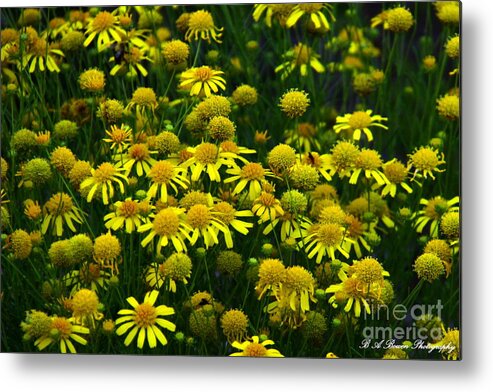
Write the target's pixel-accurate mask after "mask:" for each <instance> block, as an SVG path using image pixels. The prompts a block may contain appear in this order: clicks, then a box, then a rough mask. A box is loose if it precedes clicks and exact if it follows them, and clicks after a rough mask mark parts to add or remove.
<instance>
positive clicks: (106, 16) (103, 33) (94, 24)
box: [84, 9, 126, 52]
mask: <svg viewBox="0 0 493 392" xmlns="http://www.w3.org/2000/svg"><path fill="white" fill-rule="evenodd" d="M117 11H118V9H115V11H113V12H112V13H109V12H108V11H101V12H99V13H98V14H97V15H96V16H95V17H94V18H93V19H92V20H91V21H90V22H89V25H88V26H87V30H86V35H87V38H86V40H85V41H84V46H89V45H90V44H91V42H92V41H93V40H94V38H96V36H97V37H98V38H97V47H98V52H102V51H103V50H105V49H107V48H108V47H109V46H110V45H111V44H112V42H113V41H116V42H120V41H121V40H122V38H123V37H124V36H125V35H126V33H125V30H123V29H122V28H121V27H120V26H119V24H120V20H119V16H117V15H116V13H117Z"/></svg>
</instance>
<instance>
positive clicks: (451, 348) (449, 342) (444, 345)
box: [432, 324, 460, 361]
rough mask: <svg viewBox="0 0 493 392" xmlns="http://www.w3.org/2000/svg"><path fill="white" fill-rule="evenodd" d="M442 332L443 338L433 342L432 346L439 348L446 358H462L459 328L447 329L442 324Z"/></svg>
mask: <svg viewBox="0 0 493 392" xmlns="http://www.w3.org/2000/svg"><path fill="white" fill-rule="evenodd" d="M442 334H443V338H442V340H440V341H438V342H436V343H434V344H432V346H433V347H436V348H437V349H438V351H439V352H440V353H441V354H442V357H443V358H444V359H447V360H448V361H456V360H457V359H459V358H460V332H459V330H458V329H457V328H453V329H451V328H448V330H445V327H444V326H443V324H442Z"/></svg>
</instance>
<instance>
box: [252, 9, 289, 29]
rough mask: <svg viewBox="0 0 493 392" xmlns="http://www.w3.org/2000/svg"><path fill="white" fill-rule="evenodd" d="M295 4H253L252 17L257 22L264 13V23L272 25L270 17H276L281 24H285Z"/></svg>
mask: <svg viewBox="0 0 493 392" xmlns="http://www.w3.org/2000/svg"><path fill="white" fill-rule="evenodd" d="M294 6H295V4H289V3H285V4H255V5H254V6H253V8H254V9H253V15H252V16H253V19H254V20H255V22H258V21H259V19H260V18H261V17H262V15H263V14H264V13H265V24H266V25H267V26H268V27H272V18H275V19H277V21H278V22H279V24H280V25H281V26H285V25H286V20H287V18H288V16H289V15H290V13H291V11H292V10H293V8H294Z"/></svg>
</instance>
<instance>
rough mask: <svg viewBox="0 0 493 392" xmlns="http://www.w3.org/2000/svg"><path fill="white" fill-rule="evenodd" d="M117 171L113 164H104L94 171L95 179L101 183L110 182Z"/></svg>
mask: <svg viewBox="0 0 493 392" xmlns="http://www.w3.org/2000/svg"><path fill="white" fill-rule="evenodd" d="M116 171H117V170H116V168H115V167H114V166H113V165H112V164H111V163H108V162H104V163H102V164H101V165H99V167H98V168H97V169H96V170H95V171H94V178H95V179H96V181H97V182H99V183H103V182H106V181H110V180H111V179H112V177H113V176H114V175H115V173H116Z"/></svg>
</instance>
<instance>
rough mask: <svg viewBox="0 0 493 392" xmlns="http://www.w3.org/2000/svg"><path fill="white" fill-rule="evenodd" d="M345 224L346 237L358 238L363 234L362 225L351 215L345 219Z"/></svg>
mask: <svg viewBox="0 0 493 392" xmlns="http://www.w3.org/2000/svg"><path fill="white" fill-rule="evenodd" d="M346 223H347V224H348V235H349V237H351V238H358V237H359V236H361V235H363V233H364V232H365V229H364V228H363V223H362V222H361V221H360V220H359V219H358V218H356V217H354V216H352V215H348V216H347V217H346Z"/></svg>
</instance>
